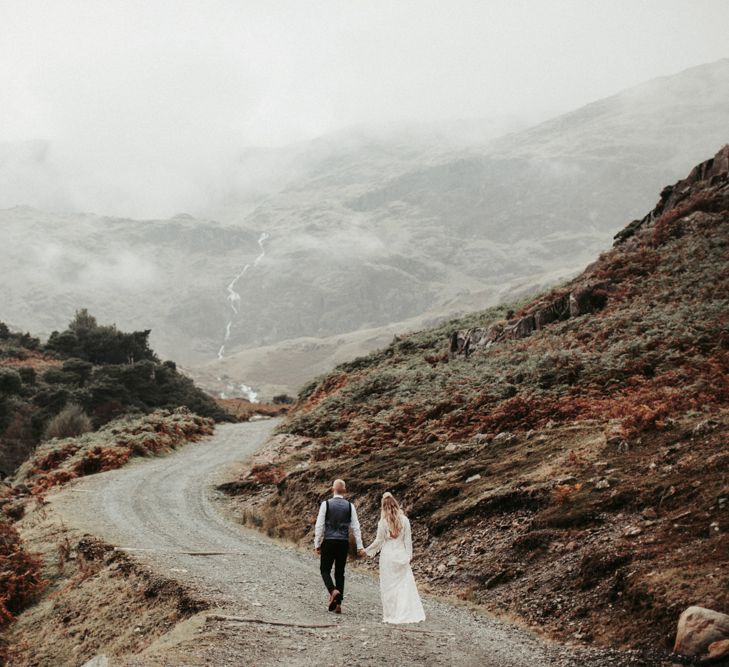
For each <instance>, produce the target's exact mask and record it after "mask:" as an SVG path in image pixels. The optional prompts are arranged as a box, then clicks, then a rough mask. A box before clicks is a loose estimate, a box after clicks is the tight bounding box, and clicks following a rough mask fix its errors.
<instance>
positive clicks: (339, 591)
mask: <svg viewBox="0 0 729 667" xmlns="http://www.w3.org/2000/svg"><path fill="white" fill-rule="evenodd" d="M346 492H347V485H346V484H345V483H344V480H342V479H335V480H334V484H333V485H332V497H331V498H330V499H329V500H325V501H324V502H323V503H322V504H321V506H320V507H319V516H318V517H317V518H316V527H315V528H314V552H315V553H316V554H317V555H318V556H321V560H320V568H319V569H320V570H321V577H322V579H324V585H325V586H326V587H327V590H328V591H329V611H334V612H336V613H337V614H341V613H342V598H343V597H344V566H345V565H346V564H347V553H348V552H349V529H350V527H351V528H352V532H353V533H354V539H355V540H356V542H357V555H359V556H364V555H365V550H364V547H363V546H362V531H361V530H360V527H359V519H358V518H357V510H356V509H355V508H354V505H352V503H350V502H349V501H348V500H346V499H345V498H344V494H345V493H346ZM332 565H334V579H335V581H332ZM335 582H336V583H335Z"/></svg>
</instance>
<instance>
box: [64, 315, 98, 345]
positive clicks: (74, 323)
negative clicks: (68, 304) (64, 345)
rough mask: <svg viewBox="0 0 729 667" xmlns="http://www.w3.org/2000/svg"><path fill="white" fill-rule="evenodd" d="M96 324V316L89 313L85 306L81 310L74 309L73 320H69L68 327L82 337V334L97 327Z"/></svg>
mask: <svg viewBox="0 0 729 667" xmlns="http://www.w3.org/2000/svg"><path fill="white" fill-rule="evenodd" d="M98 326H99V323H98V322H97V321H96V318H95V317H94V316H93V315H92V314H91V313H89V311H88V309H87V308H82V309H81V310H77V311H76V315H75V316H74V318H73V320H71V323H70V324H69V325H68V328H69V329H70V330H71V331H73V332H74V333H75V334H76V335H77V336H78V337H79V338H81V337H83V334H85V333H86V332H88V331H93V330H94V329H97V328H98Z"/></svg>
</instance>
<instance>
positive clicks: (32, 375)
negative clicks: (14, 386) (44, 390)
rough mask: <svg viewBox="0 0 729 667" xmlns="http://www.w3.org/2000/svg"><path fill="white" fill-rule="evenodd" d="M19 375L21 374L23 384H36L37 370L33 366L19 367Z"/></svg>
mask: <svg viewBox="0 0 729 667" xmlns="http://www.w3.org/2000/svg"><path fill="white" fill-rule="evenodd" d="M18 375H20V379H21V380H22V381H23V384H35V381H36V372H35V368H33V367H32V366H21V367H20V368H19V369H18Z"/></svg>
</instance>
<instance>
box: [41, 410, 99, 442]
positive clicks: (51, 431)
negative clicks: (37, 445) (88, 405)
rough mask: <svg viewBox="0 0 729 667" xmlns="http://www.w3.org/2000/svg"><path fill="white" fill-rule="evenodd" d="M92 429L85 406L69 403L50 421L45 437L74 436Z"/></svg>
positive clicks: (45, 438)
mask: <svg viewBox="0 0 729 667" xmlns="http://www.w3.org/2000/svg"><path fill="white" fill-rule="evenodd" d="M91 430H93V427H92V425H91V420H90V419H89V416H88V415H87V414H86V413H85V412H84V410H83V408H82V407H81V406H80V405H78V404H76V403H69V404H68V405H66V407H65V408H63V410H61V411H60V412H59V413H58V414H57V415H56V416H55V417H53V419H51V421H49V422H48V425H47V426H46V430H45V432H44V434H43V439H44V440H50V439H51V438H72V437H74V436H77V435H81V434H82V433H88V432H89V431H91Z"/></svg>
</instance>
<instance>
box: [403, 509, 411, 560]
mask: <svg viewBox="0 0 729 667" xmlns="http://www.w3.org/2000/svg"><path fill="white" fill-rule="evenodd" d="M403 524H404V525H403V530H402V539H403V541H404V542H405V552H406V553H407V555H408V559H409V560H412V559H413V535H412V533H411V531H410V520H409V519H408V518H407V517H406V516H403Z"/></svg>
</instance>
